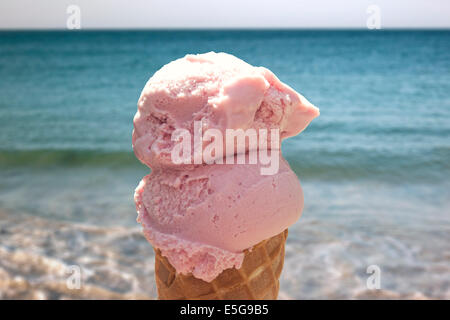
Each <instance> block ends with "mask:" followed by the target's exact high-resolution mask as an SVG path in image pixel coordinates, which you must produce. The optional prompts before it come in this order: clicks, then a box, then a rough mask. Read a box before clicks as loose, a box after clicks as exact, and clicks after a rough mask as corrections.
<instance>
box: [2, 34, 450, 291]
mask: <svg viewBox="0 0 450 320" xmlns="http://www.w3.org/2000/svg"><path fill="white" fill-rule="evenodd" d="M211 50H213V51H225V52H229V53H232V54H234V55H236V56H238V57H240V58H242V59H244V60H246V61H247V62H249V63H251V64H253V65H262V66H265V67H268V68H269V69H271V70H272V71H273V72H274V73H275V74H277V76H278V77H279V78H280V79H281V80H282V81H284V82H286V83H288V84H289V85H290V86H292V87H293V88H294V89H296V90H298V91H299V92H301V93H302V94H303V95H304V96H306V97H307V98H308V99H309V100H310V101H311V102H313V103H314V104H315V105H317V106H318V107H319V108H320V110H321V115H320V117H319V118H318V119H316V120H314V121H313V123H312V124H311V125H310V126H309V127H308V129H307V130H306V131H305V132H303V133H302V134H301V135H299V136H297V137H294V138H291V139H289V140H287V141H285V142H284V144H283V154H284V155H285V157H286V158H287V159H288V161H289V163H290V164H291V166H292V168H293V169H294V171H295V172H296V173H297V174H298V176H299V178H300V180H301V182H302V185H303V188H304V190H305V203H306V206H305V211H304V214H303V217H302V219H301V220H300V222H299V223H298V224H296V225H295V227H293V228H291V232H290V238H289V242H288V248H289V249H288V253H291V258H289V256H288V258H289V259H287V262H286V271H285V272H284V274H285V279H284V280H283V281H284V282H283V283H282V288H283V287H284V288H285V290H286V295H287V296H289V297H294V298H302V297H310V298H316V297H323V296H327V297H333V296H334V297H355V296H357V294H358V292H360V291H361V290H363V289H361V288H363V287H364V283H365V282H364V281H365V280H364V279H365V277H366V275H365V268H366V266H367V265H369V264H379V265H380V267H381V269H382V270H386V271H384V274H386V280H385V282H384V283H385V288H386V289H387V290H391V291H393V292H396V293H399V294H413V293H417V292H419V293H420V294H423V295H426V296H431V297H449V296H450V289H449V288H450V270H449V265H450V247H449V244H448V243H450V236H449V234H450V233H449V231H450V182H449V181H450V161H449V160H450V31H373V32H371V31H152V32H150V31H140V32H132V31H129V32H125V31H124V32H0V167H1V170H0V209H1V208H2V209H4V210H8V212H14V213H19V212H20V213H21V214H26V215H31V216H39V217H43V218H45V219H51V220H63V221H66V222H68V223H71V222H81V223H84V224H91V225H97V226H99V225H100V226H116V225H120V226H130V227H131V226H136V223H135V211H134V204H133V201H132V194H133V190H134V187H135V186H136V185H137V183H138V182H139V180H140V178H141V177H142V176H143V175H145V174H146V172H147V171H148V169H146V168H145V167H144V166H142V165H141V164H140V163H139V162H138V161H137V160H136V159H135V157H134V155H133V154H132V150H131V131H132V118H133V116H134V113H135V112H136V102H137V99H138V97H139V94H140V91H141V90H142V87H143V86H144V84H145V82H146V81H147V79H148V78H149V77H150V76H151V75H152V74H153V73H154V72H155V71H156V70H157V69H159V68H160V67H161V66H162V65H164V64H166V63H168V62H169V61H171V60H173V59H176V58H179V57H182V56H184V55H185V54H186V53H201V52H207V51H211ZM294 253H296V254H294ZM383 267H384V269H383ZM436 270H437V271H436ZM298 272H300V273H301V274H300V275H298V276H297V273H298ZM431 274H432V275H431ZM326 275H330V277H332V279H334V280H333V285H330V284H329V279H330V278H327V276H326ZM333 277H334V278H333ZM340 277H342V278H340ZM336 279H337V280H336ZM408 279H409V280H408ZM411 279H413V280H411ZM410 280H411V281H410ZM360 289H361V290H360ZM305 292H307V294H306V293H305ZM355 292H356V293H355Z"/></svg>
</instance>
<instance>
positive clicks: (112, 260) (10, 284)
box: [0, 212, 156, 299]
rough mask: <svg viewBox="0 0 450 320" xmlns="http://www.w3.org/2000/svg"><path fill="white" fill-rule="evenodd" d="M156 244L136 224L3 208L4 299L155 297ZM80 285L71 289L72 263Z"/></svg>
mask: <svg viewBox="0 0 450 320" xmlns="http://www.w3.org/2000/svg"><path fill="white" fill-rule="evenodd" d="M153 263H154V260H153V249H152V247H151V246H150V245H149V244H148V243H147V241H146V240H145V238H144V237H143V235H142V233H141V230H140V228H139V227H136V228H118V227H112V228H98V227H92V226H86V225H80V224H73V223H70V224H68V223H64V222H57V221H51V220H46V219H42V218H37V217H31V216H25V215H21V214H15V215H13V214H10V213H9V214H7V213H5V212H0V299H154V298H155V297H156V287H155V284H154V273H153V272H154V266H153ZM73 265H77V266H80V270H81V288H80V289H70V288H69V286H68V285H67V281H68V279H69V282H70V279H73V278H70V277H71V276H72V275H73V273H72V269H71V266H73Z"/></svg>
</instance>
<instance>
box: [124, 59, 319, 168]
mask: <svg viewBox="0 0 450 320" xmlns="http://www.w3.org/2000/svg"><path fill="white" fill-rule="evenodd" d="M318 115H319V109H317V108H316V107H315V106H313V105H312V104H311V103H310V102H309V101H308V100H307V99H306V98H304V97H303V96H302V95H300V94H299V93H297V92H296V91H294V90H293V89H292V88H290V87H289V86H287V85H286V84H284V83H282V82H281V81H280V80H279V79H278V78H277V77H276V76H275V75H274V74H273V73H272V72H271V71H270V70H268V69H266V68H263V67H254V66H251V65H250V64H248V63H246V62H244V61H242V60H241V59H238V58H236V57H235V56H233V55H230V54H226V53H215V52H209V53H205V54H198V55H186V56H185V57H183V58H181V59H178V60H175V61H172V62H170V63H169V64H167V65H165V66H163V67H162V68H161V69H160V70H159V71H157V72H156V73H155V74H154V75H153V76H152V77H151V78H150V79H149V81H148V82H147V84H146V85H145V87H144V89H143V91H142V93H141V96H140V98H139V101H138V111H137V113H136V115H135V117H134V131H133V139H132V141H133V149H134V152H135V154H136V156H137V158H138V159H139V160H140V161H141V162H143V163H144V164H146V165H147V166H149V167H152V168H155V167H158V166H173V165H174V163H173V160H172V159H171V152H172V151H173V148H174V145H175V142H174V141H173V139H172V134H173V133H174V131H175V130H177V129H186V130H188V131H189V132H190V133H191V136H192V137H193V136H194V122H195V121H201V125H202V129H203V131H206V130H208V129H218V130H220V131H221V132H222V133H223V134H224V136H225V130H226V129H243V130H247V129H249V128H253V129H255V130H259V129H278V130H279V140H280V141H281V140H282V139H284V138H287V137H291V136H294V135H297V134H298V133H300V132H301V131H302V130H303V129H305V128H306V126H307V125H308V124H309V123H310V122H311V120H312V119H314V118H315V117H317V116H318ZM258 132H259V131H257V134H258ZM269 140H270V139H269ZM280 141H277V143H276V144H272V143H271V141H268V148H271V146H272V145H275V146H276V148H279V146H280V145H281V144H280ZM224 151H225V154H234V153H235V150H234V149H233V150H224ZM246 151H248V146H247V149H246Z"/></svg>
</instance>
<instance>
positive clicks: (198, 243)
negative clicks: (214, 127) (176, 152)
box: [135, 158, 303, 281]
mask: <svg viewBox="0 0 450 320" xmlns="http://www.w3.org/2000/svg"><path fill="white" fill-rule="evenodd" d="M259 169H260V168H259V165H252V164H242V165H239V164H236V165H217V164H214V165H204V166H200V167H198V168H195V169H194V170H181V171H178V170H154V171H153V172H152V173H151V174H150V175H148V176H146V177H144V179H143V180H142V181H141V183H140V184H139V186H138V187H137V189H136V192H135V202H136V208H137V211H138V220H139V221H140V222H141V223H142V225H143V227H144V233H145V235H146V237H147V239H148V240H149V241H150V242H151V243H152V245H153V246H154V247H156V248H159V249H160V250H161V252H162V254H163V255H164V256H166V257H167V258H168V260H169V262H170V263H171V264H172V265H173V266H174V267H175V268H176V270H177V271H178V272H181V273H189V272H191V273H192V274H193V275H194V276H196V277H197V278H200V279H203V280H205V281H211V280H213V279H214V278H215V277H216V276H217V275H219V274H220V272H222V271H223V270H224V269H227V268H231V267H236V268H239V267H240V265H241V263H242V259H243V253H242V252H243V250H245V249H247V248H250V247H252V246H253V245H255V244H257V243H258V242H260V241H262V240H264V239H267V238H270V237H272V236H274V235H276V234H278V233H280V232H282V231H283V230H285V229H286V228H287V227H288V226H290V225H291V224H293V223H294V222H295V221H296V220H297V219H298V218H299V217H300V214H301V212H302V209H303V193H302V189H301V187H300V182H299V180H298V178H297V176H296V175H295V173H294V172H293V171H292V170H291V169H290V167H289V165H288V163H287V162H286V161H285V160H284V159H283V158H281V159H280V168H279V171H278V174H275V175H261V174H260V171H259Z"/></svg>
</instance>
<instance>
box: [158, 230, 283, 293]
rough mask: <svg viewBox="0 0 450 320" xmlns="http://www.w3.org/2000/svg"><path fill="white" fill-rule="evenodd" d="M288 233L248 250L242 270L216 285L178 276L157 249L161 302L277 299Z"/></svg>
mask: <svg viewBox="0 0 450 320" xmlns="http://www.w3.org/2000/svg"><path fill="white" fill-rule="evenodd" d="M287 234H288V230H287V229H286V230H284V231H283V232H282V233H280V234H278V235H276V236H274V237H272V238H269V239H266V240H263V241H261V242H260V243H258V244H257V245H255V246H254V247H253V248H252V249H251V250H245V252H244V254H245V256H244V261H243V263H242V267H241V268H240V269H236V268H230V269H226V270H224V271H223V272H222V273H221V274H219V275H218V276H217V278H215V279H214V280H213V281H212V282H206V281H203V280H201V279H198V278H195V277H194V276H193V275H192V274H188V275H183V274H180V273H177V272H176V270H175V268H174V267H173V266H172V265H171V264H170V263H169V261H168V260H167V258H166V257H163V256H162V255H161V252H160V251H159V250H158V249H155V279H156V286H157V288H158V297H159V299H161V300H197V299H200V300H275V299H277V296H278V290H279V288H280V281H279V278H280V275H281V270H282V269H283V264H284V245H285V243H286V238H287Z"/></svg>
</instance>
